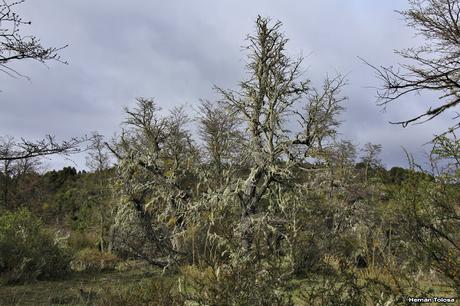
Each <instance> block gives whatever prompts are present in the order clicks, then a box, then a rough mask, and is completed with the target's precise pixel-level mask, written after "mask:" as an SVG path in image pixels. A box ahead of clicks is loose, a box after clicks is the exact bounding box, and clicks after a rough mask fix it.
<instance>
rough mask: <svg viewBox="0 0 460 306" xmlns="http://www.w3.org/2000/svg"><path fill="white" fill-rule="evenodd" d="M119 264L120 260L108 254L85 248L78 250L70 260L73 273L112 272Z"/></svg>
mask: <svg viewBox="0 0 460 306" xmlns="http://www.w3.org/2000/svg"><path fill="white" fill-rule="evenodd" d="M119 262H120V259H119V258H118V257H117V256H116V255H114V254H112V253H108V252H100V251H99V250H96V249H90V248H86V249H83V250H80V251H79V252H78V253H77V254H76V255H75V258H74V260H72V263H71V267H72V270H74V271H79V272H80V271H94V272H100V271H112V270H115V267H116V266H117V264H118V263H119Z"/></svg>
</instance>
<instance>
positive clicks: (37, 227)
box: [0, 210, 71, 283]
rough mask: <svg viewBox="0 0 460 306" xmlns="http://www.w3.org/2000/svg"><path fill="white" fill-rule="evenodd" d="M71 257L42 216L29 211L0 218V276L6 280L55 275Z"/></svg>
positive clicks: (23, 279)
mask: <svg viewBox="0 0 460 306" xmlns="http://www.w3.org/2000/svg"><path fill="white" fill-rule="evenodd" d="M70 259H71V256H69V254H68V252H67V251H66V250H65V249H64V248H63V246H62V245H60V243H59V241H58V240H57V239H56V237H53V234H52V233H51V232H49V231H47V230H46V229H45V228H44V226H43V223H42V222H41V221H40V219H39V218H37V217H35V216H33V215H32V214H31V213H30V212H29V211H27V210H20V211H18V212H7V213H5V214H3V215H2V216H1V217H0V275H1V277H2V279H3V281H5V282H7V283H17V282H24V281H31V280H36V279H48V278H55V277H59V276H62V275H64V274H65V273H66V272H67V271H68V264H69V262H70Z"/></svg>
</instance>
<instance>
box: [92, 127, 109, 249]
mask: <svg viewBox="0 0 460 306" xmlns="http://www.w3.org/2000/svg"><path fill="white" fill-rule="evenodd" d="M88 149H89V152H88V156H87V157H86V165H87V166H88V167H89V168H90V169H91V170H93V171H94V172H95V173H94V179H95V182H94V184H93V185H92V186H91V187H92V188H91V189H93V190H90V194H92V196H90V198H91V199H92V200H94V201H95V202H96V205H97V209H98V210H99V231H100V232H99V246H100V250H101V251H102V252H103V251H104V250H105V245H106V242H105V241H106V239H105V237H107V230H106V229H107V227H108V220H109V219H110V218H109V216H110V214H111V212H112V209H111V207H110V202H109V200H108V199H110V193H109V192H110V188H109V184H110V177H109V173H108V171H109V168H110V154H109V151H108V149H107V147H106V145H105V142H104V136H103V135H101V134H99V133H98V132H93V133H92V137H91V144H90V146H89V148H88ZM91 191H92V192H91Z"/></svg>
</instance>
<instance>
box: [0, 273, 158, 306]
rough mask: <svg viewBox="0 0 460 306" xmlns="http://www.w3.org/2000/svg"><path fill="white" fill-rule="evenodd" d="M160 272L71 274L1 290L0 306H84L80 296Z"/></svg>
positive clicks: (95, 293)
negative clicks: (64, 277) (65, 276)
mask: <svg viewBox="0 0 460 306" xmlns="http://www.w3.org/2000/svg"><path fill="white" fill-rule="evenodd" d="M160 273H161V271H159V270H155V269H152V268H148V267H144V266H141V267H139V266H136V267H134V268H132V269H128V270H126V271H113V272H101V273H83V272H82V273H72V274H70V275H69V276H68V277H67V278H66V279H63V280H56V281H39V282H34V283H30V284H24V285H16V286H0V305H21V306H22V305H34V306H35V305H86V304H87V303H85V297H82V294H81V293H80V289H81V290H83V292H84V293H83V295H87V294H92V295H95V296H97V295H98V293H99V292H101V290H103V289H122V288H125V287H127V286H129V285H132V284H136V283H137V282H139V281H141V280H144V279H149V278H150V279H151V278H152V277H161V276H160Z"/></svg>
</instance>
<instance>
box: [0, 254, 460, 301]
mask: <svg viewBox="0 0 460 306" xmlns="http://www.w3.org/2000/svg"><path fill="white" fill-rule="evenodd" d="M164 277H167V276H162V275H161V271H159V270H158V269H153V268H149V267H148V266H146V265H139V264H138V263H132V265H130V267H129V268H128V269H126V270H124V271H113V272H101V273H72V274H71V275H69V276H68V277H67V278H66V279H63V280H59V281H39V282H34V283H30V284H25V285H17V286H0V305H21V306H22V305H92V304H91V303H88V301H95V300H96V298H97V297H98V295H99V293H101V292H102V291H103V290H104V289H112V290H113V291H112V292H117V291H121V290H126V289H127V288H129V287H130V286H133V285H135V284H138V283H139V282H141V281H142V280H147V279H152V278H164ZM294 282H296V283H297V282H302V280H295V281H294ZM424 284H425V286H423V287H427V288H425V289H428V288H432V289H433V290H434V293H433V296H448V297H453V296H454V295H453V292H452V290H451V289H447V288H445V287H443V286H438V285H436V286H433V284H431V283H430V282H426V283H425V282H424ZM298 285H299V284H298ZM307 288H308V286H307ZM304 289H305V287H304ZM128 290H129V289H128ZM301 296H302V294H301V292H300V291H296V292H294V301H295V304H296V305H305V303H304V302H303V301H302V298H301ZM455 305H457V304H455Z"/></svg>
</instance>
